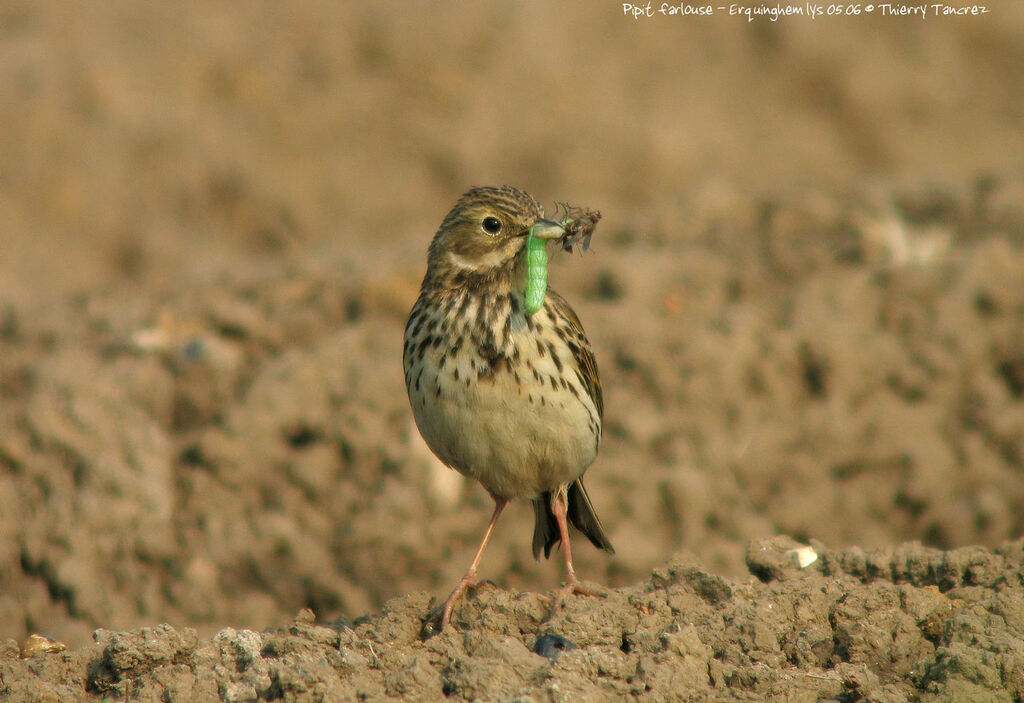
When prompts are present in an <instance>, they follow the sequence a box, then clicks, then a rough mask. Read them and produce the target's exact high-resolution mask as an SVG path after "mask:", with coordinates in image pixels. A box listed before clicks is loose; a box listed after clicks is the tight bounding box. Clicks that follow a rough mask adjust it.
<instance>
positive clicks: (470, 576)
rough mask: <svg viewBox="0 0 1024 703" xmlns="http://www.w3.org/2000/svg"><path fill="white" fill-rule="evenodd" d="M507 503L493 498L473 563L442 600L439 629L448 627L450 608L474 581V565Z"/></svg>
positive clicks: (502, 499)
mask: <svg viewBox="0 0 1024 703" xmlns="http://www.w3.org/2000/svg"><path fill="white" fill-rule="evenodd" d="M506 505H508V500H507V499H506V498H495V499H494V512H493V513H492V514H491V521H490V522H489V523H487V531H486V532H484V538H483V540H482V541H481V542H480V547H479V548H478V549H477V550H476V556H475V557H473V563H472V564H470V565H469V570H468V571H467V572H466V575H465V576H463V577H462V580H460V581H459V585H457V586H456V587H455V590H454V591H452V593H451V595H450V596H448V600H446V601H445V602H444V607H443V609H442V610H441V627H440V628H438V629H439V630H443V629H444V628H446V627H448V623H449V622H450V621H451V619H452V608H454V607H455V602H456V601H457V600H458V599H459V598H461V597H462V594H463V593H465V592H466V589H467V588H469V587H470V586H472V585H473V584H474V583H476V567H477V566H479V564H480V558H481V557H483V555H484V549H485V548H486V547H487V542H488V541H489V540H490V539H491V533H492V532H494V526H495V525H496V524H497V523H498V518H499V517H500V516H501V511H502V510H504V509H505V506H506Z"/></svg>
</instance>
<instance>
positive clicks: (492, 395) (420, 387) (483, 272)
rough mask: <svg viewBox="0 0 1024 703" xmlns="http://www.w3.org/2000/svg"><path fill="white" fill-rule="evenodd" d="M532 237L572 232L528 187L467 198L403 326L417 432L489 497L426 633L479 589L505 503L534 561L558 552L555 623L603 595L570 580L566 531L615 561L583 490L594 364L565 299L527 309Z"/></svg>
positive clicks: (596, 390) (480, 190) (594, 431)
mask: <svg viewBox="0 0 1024 703" xmlns="http://www.w3.org/2000/svg"><path fill="white" fill-rule="evenodd" d="M531 230H532V232H533V236H534V237H540V238H542V239H546V240H557V239H559V238H562V237H563V236H564V235H565V233H566V231H565V227H564V225H563V224H562V223H559V222H555V221H553V220H550V219H545V216H544V209H543V208H542V207H541V205H540V204H539V203H538V202H537V200H536V199H535V198H534V197H533V196H531V195H529V194H528V193H526V192H524V191H523V190H520V189H518V188H514V187H512V186H507V185H503V186H484V187H474V188H471V189H470V190H469V191H467V192H466V193H465V194H464V195H463V196H462V197H461V198H459V200H458V202H456V204H455V206H454V207H453V208H452V209H451V211H450V212H449V213H448V215H447V216H446V217H445V218H444V220H443V222H442V223H441V226H440V228H439V229H438V231H437V233H436V234H435V235H434V237H433V239H432V240H431V242H430V246H429V248H428V253H427V270H426V274H425V275H424V277H423V283H422V286H421V289H420V294H419V297H418V298H417V300H416V303H415V304H414V305H413V308H412V310H411V312H410V313H409V318H408V321H407V323H406V326H405V339H404V349H403V354H402V357H403V366H404V369H405V385H406V389H407V390H408V395H409V402H410V405H411V407H412V412H413V416H414V418H415V422H416V426H417V428H418V429H419V432H420V434H421V435H422V436H423V439H424V441H425V442H426V444H427V446H428V447H430V449H431V451H432V452H433V453H434V454H435V455H436V456H437V457H438V459H440V460H441V461H442V462H443V463H444V464H446V465H447V466H449V467H451V468H453V469H455V470H456V471H458V472H459V473H461V474H462V475H464V476H468V477H471V478H474V479H476V480H477V481H479V482H480V484H481V485H482V486H483V487H484V489H485V490H486V491H487V492H488V493H489V494H490V496H491V498H492V499H493V500H494V510H493V512H492V513H491V518H490V521H489V522H488V524H487V528H486V530H485V532H484V535H483V539H482V540H481V542H480V545H479V547H478V548H477V551H476V554H475V556H474V557H473V561H472V563H471V565H470V567H469V569H468V570H467V571H466V573H465V575H464V576H463V577H462V579H461V580H460V581H459V583H458V585H456V587H455V589H454V590H453V591H452V592H451V594H450V595H449V596H448V598H447V600H445V602H444V604H443V606H441V607H440V608H439V609H437V610H435V611H434V613H433V617H432V618H428V625H429V628H428V632H429V631H431V630H432V631H434V632H439V631H441V630H443V629H444V628H445V627H448V625H449V623H450V621H451V617H452V609H453V608H454V606H455V604H456V602H457V601H458V599H459V598H460V597H461V596H462V595H463V594H464V593H465V591H466V590H467V589H468V588H469V587H470V586H472V585H473V584H475V583H476V579H477V568H478V566H479V564H480V560H481V558H482V556H483V553H484V550H485V548H486V547H487V542H488V540H490V538H491V535H492V533H493V531H494V527H495V525H496V524H497V522H498V518H499V517H500V516H501V513H502V511H503V510H504V509H505V507H506V506H507V505H508V503H509V502H510V501H513V500H529V501H532V503H533V509H534V532H533V545H532V546H533V555H534V558H535V559H538V560H539V559H540V553H541V551H543V552H544V556H545V558H550V556H551V550H552V548H553V547H555V546H556V545H558V544H559V543H561V545H562V551H563V554H564V557H565V571H566V578H565V581H564V583H563V585H562V586H561V588H560V589H559V591H558V593H557V594H556V597H555V599H554V604H553V607H552V609H551V614H552V615H554V614H555V613H557V612H558V610H559V608H560V607H561V606H562V604H563V603H564V601H565V600H566V598H567V597H568V596H569V595H574V594H580V595H595V596H597V595H601V594H600V593H598V592H596V591H593V590H591V589H589V588H587V587H585V586H584V585H583V584H582V583H581V582H580V581H579V579H578V578H577V576H576V571H575V569H574V567H573V562H572V553H571V550H570V546H569V530H568V526H569V525H570V524H571V525H573V526H574V527H576V528H577V529H578V530H579V531H580V532H582V533H583V535H585V536H586V537H587V538H588V539H589V540H590V542H591V543H593V545H594V546H596V547H597V548H599V549H602V550H604V551H606V552H608V553H609V554H614V552H615V550H614V548H613V547H612V544H611V541H610V540H609V539H608V536H607V535H606V533H605V530H604V528H603V526H602V525H601V521H600V520H599V519H598V517H597V514H596V512H595V511H594V506H593V503H592V502H591V500H590V497H589V496H588V495H587V491H586V489H585V488H584V486H583V474H584V472H585V471H586V470H587V469H588V468H589V467H590V465H591V464H592V463H593V461H594V459H595V458H596V456H597V452H598V446H599V444H600V441H601V430H602V418H603V414H604V401H603V398H602V394H601V380H600V377H599V375H598V370H597V362H596V360H595V358H594V353H593V350H592V348H591V345H590V341H589V340H588V339H587V336H586V333H585V332H584V330H583V325H582V324H581V322H580V319H579V317H578V316H577V315H576V313H575V312H574V311H573V309H572V307H571V306H570V305H569V303H568V302H566V300H565V298H563V297H562V296H561V295H559V294H558V293H556V292H555V291H554V290H550V289H548V290H547V293H546V295H545V296H544V302H543V306H542V307H541V308H540V309H538V310H536V312H534V313H533V314H530V313H529V312H528V311H527V309H526V306H525V302H524V289H525V282H526V276H527V270H526V269H527V265H526V256H525V254H526V252H525V251H524V248H525V247H526V240H527V235H528V234H529V233H530V232H531ZM435 626H436V630H433V628H434V627H435Z"/></svg>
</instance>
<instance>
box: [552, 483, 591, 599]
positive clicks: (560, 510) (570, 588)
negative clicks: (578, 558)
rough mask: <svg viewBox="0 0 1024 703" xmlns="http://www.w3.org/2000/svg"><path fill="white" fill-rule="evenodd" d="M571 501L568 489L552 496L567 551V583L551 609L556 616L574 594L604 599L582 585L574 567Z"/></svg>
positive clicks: (559, 591) (553, 506)
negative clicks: (571, 546) (571, 541)
mask: <svg viewBox="0 0 1024 703" xmlns="http://www.w3.org/2000/svg"><path fill="white" fill-rule="evenodd" d="M568 501H569V499H568V497H567V495H566V489H565V487H564V486H563V487H562V488H561V490H557V491H555V492H554V494H553V495H552V496H551V511H552V512H553V513H554V514H555V520H557V521H558V532H559V533H560V534H561V536H562V549H563V550H564V551H565V571H566V575H565V583H564V584H562V587H561V588H560V589H558V595H556V596H555V604H554V605H553V606H552V607H551V615H552V616H554V615H555V614H556V613H557V612H558V611H559V610H560V609H561V607H562V603H564V602H565V599H566V598H567V597H568V596H570V595H573V594H576V595H582V596H598V597H604V594H602V593H598V592H597V591H594V590H591V589H589V588H587V587H586V586H584V585H583V584H582V583H580V581H579V579H577V578H576V569H574V568H573V566H572V550H571V549H570V548H569V522H568V520H567V519H566V511H567V509H568V506H567V503H568Z"/></svg>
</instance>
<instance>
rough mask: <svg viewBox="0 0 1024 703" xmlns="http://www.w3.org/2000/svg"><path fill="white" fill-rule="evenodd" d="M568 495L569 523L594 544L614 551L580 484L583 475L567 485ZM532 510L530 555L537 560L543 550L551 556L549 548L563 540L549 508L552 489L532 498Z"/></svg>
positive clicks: (611, 552)
mask: <svg viewBox="0 0 1024 703" xmlns="http://www.w3.org/2000/svg"><path fill="white" fill-rule="evenodd" d="M567 498H568V503H569V509H568V513H567V517H568V518H569V524H570V525H572V526H573V527H575V528H576V529H577V530H579V531H580V532H582V533H583V534H585V535H586V536H587V539H589V540H590V541H591V542H592V543H593V545H594V546H595V547H597V548H598V549H603V550H604V551H606V552H608V553H609V554H614V553H615V548H614V547H612V543H611V540H609V539H608V535H606V534H605V533H604V528H603V527H602V526H601V521H600V520H599V519H598V517H597V513H595V512H594V505H593V504H592V503H591V502H590V496H588V495H587V489H585V488H584V487H583V479H582V478H578V479H576V480H575V481H573V482H572V483H570V484H569V489H568V492H567ZM533 513H534V516H535V518H536V519H535V521H534V525H533V558H534V559H540V552H541V550H542V549H543V550H544V557H545V558H547V557H550V556H551V548H552V547H554V546H555V545H556V544H558V543H559V542H561V541H562V535H561V534H559V532H558V521H557V520H556V519H555V514H554V513H553V512H552V511H551V491H545V492H544V493H542V494H541V495H540V496H539V497H537V498H534V500H533Z"/></svg>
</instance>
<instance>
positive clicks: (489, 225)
mask: <svg viewBox="0 0 1024 703" xmlns="http://www.w3.org/2000/svg"><path fill="white" fill-rule="evenodd" d="M483 226H484V232H487V234H497V233H498V232H500V231H501V220H499V219H498V218H497V217H485V218H484V221H483Z"/></svg>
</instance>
